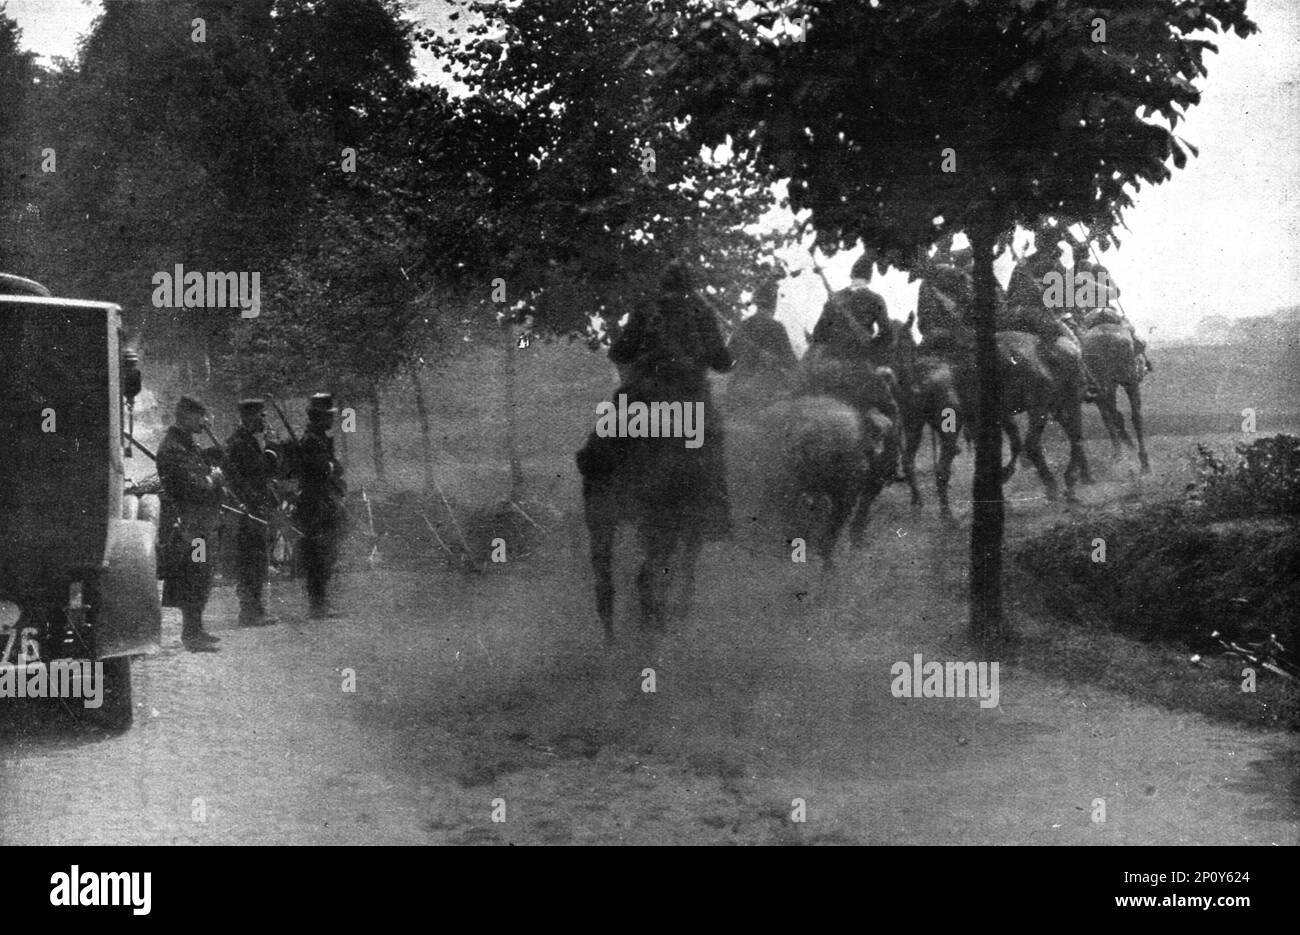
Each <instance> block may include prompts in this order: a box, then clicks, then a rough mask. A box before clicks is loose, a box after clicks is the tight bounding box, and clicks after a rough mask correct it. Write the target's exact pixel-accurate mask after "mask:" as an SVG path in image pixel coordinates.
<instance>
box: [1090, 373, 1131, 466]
mask: <svg viewBox="0 0 1300 935" xmlns="http://www.w3.org/2000/svg"><path fill="white" fill-rule="evenodd" d="M1096 402H1097V413H1098V415H1100V416H1101V424H1102V425H1104V426H1105V427H1106V434H1107V435H1108V436H1109V437H1110V450H1111V457H1112V459H1113V460H1115V461H1118V460H1119V459H1120V456H1121V455H1122V454H1123V451H1122V450H1121V449H1120V444H1119V442H1120V436H1121V434H1122V433H1123V431H1124V427H1123V424H1122V423H1121V422H1120V421H1119V410H1118V409H1117V408H1116V406H1115V384H1113V383H1110V384H1107V385H1106V386H1105V387H1103V388H1102V391H1101V393H1099V394H1098V396H1097V400H1096Z"/></svg>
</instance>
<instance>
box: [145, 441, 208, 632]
mask: <svg viewBox="0 0 1300 935" xmlns="http://www.w3.org/2000/svg"><path fill="white" fill-rule="evenodd" d="M158 478H159V480H161V481H162V514H161V516H160V518H159V523H158V535H159V554H158V562H159V575H158V577H160V578H162V580H163V600H162V602H163V605H164V606H167V607H184V606H187V605H188V606H198V607H202V606H203V605H204V604H205V603H207V600H208V593H209V592H210V591H211V590H212V562H214V561H216V557H217V556H216V530H217V523H218V521H219V519H220V515H221V488H220V486H219V485H218V484H217V483H216V482H215V481H214V479H213V477H212V465H211V464H210V463H209V461H208V458H207V456H206V454H205V453H204V451H203V449H201V448H200V447H199V446H198V444H196V443H195V441H194V438H193V436H191V435H190V434H189V433H188V432H185V431H182V430H181V429H180V428H179V427H177V426H174V425H173V426H172V427H171V428H169V429H168V430H167V435H166V437H165V438H164V439H163V443H162V444H161V445H159V446H158ZM196 540H202V542H203V546H202V549H201V550H200V549H199V548H198V546H197V543H196ZM200 558H201V559H202V560H201V561H200V560H197V559H200Z"/></svg>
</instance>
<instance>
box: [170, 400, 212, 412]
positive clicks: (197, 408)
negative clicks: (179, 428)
mask: <svg viewBox="0 0 1300 935" xmlns="http://www.w3.org/2000/svg"><path fill="white" fill-rule="evenodd" d="M187 412H190V413H194V414H195V415H200V416H206V415H207V414H208V407H207V406H205V405H203V403H201V402H199V401H198V400H197V399H195V398H194V397H193V396H182V397H181V398H180V399H179V400H177V401H176V414H177V415H180V414H182V413H187Z"/></svg>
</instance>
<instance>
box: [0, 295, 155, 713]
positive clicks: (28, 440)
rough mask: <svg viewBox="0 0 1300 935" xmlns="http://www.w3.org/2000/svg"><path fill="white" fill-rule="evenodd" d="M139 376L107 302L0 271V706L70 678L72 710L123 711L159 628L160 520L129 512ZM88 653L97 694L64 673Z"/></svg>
mask: <svg viewBox="0 0 1300 935" xmlns="http://www.w3.org/2000/svg"><path fill="white" fill-rule="evenodd" d="M140 382H141V381H140V371H139V369H138V367H137V366H136V358H135V355H134V354H133V353H131V352H129V351H128V350H126V349H125V348H124V346H123V339H122V318H121V309H120V308H119V307H118V306H117V305H114V304H112V303H109V302H90V301H82V300H78V299H63V298H57V297H54V296H52V295H51V294H50V291H49V290H48V289H46V288H45V287H44V286H42V285H40V284H39V283H36V282H34V281H32V280H30V279H24V278H22V277H19V276H12V275H8V274H3V273H0V654H2V655H0V706H3V705H6V704H11V703H14V699H15V698H16V697H17V698H23V697H27V698H30V697H33V696H36V697H50V696H51V695H56V694H58V691H63V692H65V693H66V692H68V690H71V691H72V692H76V693H77V694H79V695H80V697H65V696H64V695H61V694H59V695H58V697H60V701H61V703H63V704H65V705H67V706H68V709H69V710H70V711H71V713H72V714H73V715H74V716H75V717H76V718H77V719H78V720H79V721H83V722H88V723H93V724H97V725H100V726H103V727H107V728H109V729H114V730H121V729H125V728H126V727H129V726H130V724H131V721H132V713H133V707H132V700H131V670H130V666H131V658H132V657H133V656H139V655H143V654H150V653H155V652H157V651H158V649H159V645H160V636H161V628H162V616H161V609H160V607H159V599H158V586H157V566H156V559H155V542H156V535H157V533H156V527H155V526H154V524H153V523H151V522H149V521H148V520H141V519H128V518H125V517H127V516H129V515H133V511H132V510H131V508H130V506H131V505H130V503H129V502H128V501H127V499H126V497H125V467H124V462H123V454H124V446H125V445H127V444H129V440H128V438H127V436H126V435H125V434H124V431H123V429H124V419H125V417H126V414H127V413H128V412H129V411H130V407H131V406H132V405H133V402H134V399H135V395H136V394H137V393H138V392H139V391H140ZM96 664H101V665H102V670H101V671H102V677H99V686H100V692H99V693H98V698H97V699H95V700H97V701H98V705H95V704H94V703H93V702H91V703H88V702H87V700H86V696H87V695H88V694H89V693H90V691H89V689H88V687H87V686H85V685H81V686H77V685H75V684H74V680H73V678H72V675H73V673H86V674H87V675H89V674H90V673H93V672H95V671H96V670H97V669H98V666H96ZM42 669H43V670H44V676H45V680H44V681H43V682H42V678H41V676H42V673H41V671H40V670H42ZM20 682H21V683H22V685H21V686H20V685H19V683H20ZM42 686H44V691H43V692H40V691H38V689H41V688H42ZM15 688H16V689H17V691H16V692H15Z"/></svg>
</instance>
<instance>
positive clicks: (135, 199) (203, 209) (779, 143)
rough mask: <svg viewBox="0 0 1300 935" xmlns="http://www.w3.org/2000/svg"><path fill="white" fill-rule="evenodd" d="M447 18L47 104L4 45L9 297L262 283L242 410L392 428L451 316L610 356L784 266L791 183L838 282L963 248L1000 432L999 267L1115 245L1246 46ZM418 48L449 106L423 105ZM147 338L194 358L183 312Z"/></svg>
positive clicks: (773, 14)
mask: <svg viewBox="0 0 1300 935" xmlns="http://www.w3.org/2000/svg"><path fill="white" fill-rule="evenodd" d="M455 6H457V7H458V8H459V9H458V11H457V12H456V13H453V14H452V16H451V20H452V21H453V26H452V28H451V29H450V30H448V31H446V32H445V33H442V34H438V35H434V34H430V33H428V32H425V31H422V30H420V29H417V28H416V27H414V26H413V25H411V24H410V23H409V22H407V21H405V20H404V19H403V18H402V15H401V9H400V6H399V3H398V2H397V0H330V2H317V0H256V2H246V0H205V2H202V3H200V2H191V0H181V2H176V3H168V4H156V3H150V2H144V0H140V2H136V0H122V2H114V3H110V4H106V9H105V12H104V13H103V15H102V16H101V17H100V18H99V19H98V20H96V22H95V25H94V27H93V29H92V31H91V33H90V34H89V36H88V37H87V38H86V40H85V41H84V43H83V45H82V48H81V51H80V54H79V55H78V58H77V61H76V62H75V63H61V64H60V66H59V67H58V68H56V69H53V70H44V69H39V68H36V67H35V66H33V65H32V63H31V60H30V58H29V57H27V56H25V55H24V54H23V53H22V52H21V50H20V48H19V45H18V43H17V41H16V38H17V37H16V34H15V33H14V30H13V26H12V23H11V22H8V21H6V20H4V19H3V18H0V85H3V87H0V91H4V90H7V89H18V90H19V91H20V92H21V93H19V94H18V95H17V96H16V97H14V98H9V97H8V95H7V94H6V95H4V97H0V100H6V101H12V102H15V103H12V104H8V103H7V104H5V105H4V106H5V110H4V111H3V112H0V132H3V133H4V134H5V140H6V142H7V145H6V147H5V149H4V152H3V159H4V160H5V162H4V165H3V169H4V171H5V175H6V179H7V182H8V185H7V187H6V189H5V190H4V192H3V197H4V198H5V199H6V204H5V205H3V207H4V209H5V212H4V216H5V217H6V218H10V217H16V216H18V215H17V214H15V212H25V211H26V206H28V205H34V206H35V208H36V209H37V212H38V214H39V220H37V221H30V219H29V221H28V222H27V223H26V226H20V225H9V226H7V227H6V230H5V235H4V237H3V238H0V250H3V251H4V253H3V255H0V265H8V266H13V267H17V268H18V269H20V270H23V271H29V272H31V273H34V274H36V275H37V276H38V277H42V276H43V277H46V278H48V279H49V280H50V281H51V282H53V283H57V284H58V285H59V287H60V289H61V290H63V291H72V290H80V291H81V292H83V293H85V294H88V295H89V294H94V295H96V296H99V297H103V296H104V295H105V294H111V295H112V296H113V297H118V296H122V297H128V296H139V297H143V295H144V290H145V284H147V283H148V282H149V276H150V275H151V274H152V272H153V271H155V270H159V269H169V268H171V266H172V265H173V264H174V263H175V262H184V263H185V264H186V265H187V266H188V267H191V268H204V269H216V270H240V269H248V270H253V269H261V270H270V271H273V275H270V274H268V275H267V276H266V277H265V278H264V282H266V283H267V285H268V292H269V295H268V296H267V297H266V298H265V299H264V301H263V309H264V311H263V314H262V316H261V317H260V318H259V319H255V320H252V321H251V322H243V323H240V322H239V320H238V319H237V318H236V315H237V313H232V314H231V315H229V316H226V317H217V316H211V317H208V318H205V319H203V322H204V324H203V326H202V327H203V329H204V342H203V347H204V348H205V349H206V352H207V353H208V354H209V355H212V354H219V353H221V352H223V351H224V352H225V357H224V360H225V361H226V369H227V371H228V372H229V374H230V375H231V378H232V379H233V380H235V381H237V382H238V383H239V384H240V385H241V387H242V388H248V389H270V390H275V391H278V392H285V391H294V390H302V389H305V388H306V384H307V383H310V384H312V385H320V384H324V385H329V386H331V387H332V388H334V389H335V390H336V391H338V392H340V393H343V394H346V395H348V396H351V397H353V398H362V397H369V398H371V399H377V393H378V388H379V387H380V386H382V385H384V384H385V383H387V382H388V381H390V380H391V379H392V378H393V377H394V376H395V375H396V374H398V373H400V372H402V371H403V370H404V369H405V368H409V366H410V365H411V363H412V361H415V360H418V359H419V358H420V357H421V356H422V355H423V354H426V353H429V352H430V351H431V349H432V348H433V347H435V346H436V335H437V333H438V327H439V325H440V324H441V323H444V322H445V321H446V320H448V319H449V318H457V317H463V316H465V315H467V314H471V315H473V314H477V315H480V316H495V317H497V318H498V319H499V320H500V321H501V322H502V323H504V324H505V325H507V326H509V325H510V324H512V322H513V321H514V320H516V319H517V318H518V317H519V316H521V315H524V314H527V315H530V316H531V317H532V320H533V322H534V327H535V328H537V329H539V330H540V331H542V332H543V333H547V334H575V333H584V332H588V331H589V328H590V325H591V319H592V317H593V316H597V317H604V318H606V319H607V320H609V321H616V320H617V319H618V318H619V317H620V316H621V315H622V314H623V313H624V312H626V311H628V310H629V309H630V308H631V307H633V306H634V305H635V304H636V303H638V302H641V301H644V300H645V298H646V296H647V295H648V293H649V290H650V288H651V287H652V285H653V281H654V277H655V276H657V274H658V272H659V270H660V269H661V268H662V266H663V263H664V261H665V260H666V259H667V258H668V257H670V256H682V257H686V258H689V259H691V260H692V261H694V262H695V263H696V265H698V266H699V267H700V268H701V269H702V270H703V271H704V274H705V279H706V281H707V282H709V283H710V288H712V289H714V290H716V291H717V292H718V293H720V294H721V295H722V296H723V297H724V299H730V300H736V299H738V298H739V296H740V293H741V292H742V291H744V290H747V289H749V288H751V287H752V285H753V282H754V279H755V275H756V270H757V268H758V267H760V266H764V265H772V264H773V263H774V260H773V257H774V255H775V250H776V248H777V247H778V246H780V245H781V244H783V243H784V242H786V241H787V240H788V239H789V238H790V237H791V236H792V232H791V231H788V230H765V229H764V228H763V227H762V225H758V224H756V222H757V221H758V219H760V218H761V217H763V216H764V215H765V214H767V213H768V212H769V211H770V209H771V208H772V207H773V206H774V197H773V195H772V192H773V186H772V183H773V182H775V181H785V182H787V183H788V190H789V200H790V204H791V206H792V207H793V208H794V209H795V210H796V211H799V212H801V213H802V215H803V216H804V217H806V218H807V219H808V221H809V222H810V223H811V225H812V227H813V228H814V230H815V232H816V238H817V242H818V244H819V245H820V246H821V247H822V248H823V249H824V250H825V251H827V252H834V251H836V250H838V249H841V248H848V247H853V246H855V245H856V244H858V243H859V242H861V243H863V244H865V245H867V246H869V247H871V248H873V249H875V250H877V251H879V253H880V256H881V263H882V264H892V265H895V266H897V267H900V268H903V269H908V268H911V267H913V266H914V265H915V263H916V262H917V259H918V257H919V256H920V255H921V254H923V253H924V252H926V251H928V249H929V248H930V246H931V245H932V244H933V243H935V242H936V241H937V240H939V239H940V238H942V237H944V236H945V235H947V234H950V233H953V232H955V231H964V232H965V233H966V235H967V237H968V238H969V239H970V242H971V244H972V246H973V248H974V252H975V271H976V277H975V280H976V282H975V285H976V289H975V291H976V299H975V308H974V310H973V311H974V316H973V317H974V324H975V326H976V329H975V330H976V355H977V364H978V369H979V373H980V375H981V379H980V387H979V408H980V410H981V411H984V412H993V411H997V409H998V400H999V395H1000V388H999V386H998V384H997V381H996V368H995V366H994V363H995V344H994V315H993V307H994V279H993V258H994V255H995V250H996V249H997V247H998V245H999V243H1000V242H1005V240H1006V239H1007V238H1008V237H1010V236H1011V233H1012V232H1013V231H1014V229H1015V227H1016V224H1017V223H1022V224H1025V225H1027V226H1031V225H1033V224H1034V223H1035V222H1036V221H1037V220H1038V219H1039V218H1041V217H1043V216H1045V215H1048V216H1053V217H1056V218H1059V219H1061V220H1062V221H1065V222H1080V223H1084V224H1085V225H1087V226H1088V228H1089V229H1090V230H1092V231H1094V232H1095V233H1097V234H1099V235H1100V236H1101V237H1102V239H1103V240H1105V239H1106V238H1108V237H1109V236H1110V233H1109V232H1110V231H1111V230H1112V229H1113V228H1114V227H1115V225H1117V224H1118V223H1119V222H1120V220H1121V218H1122V214H1123V212H1124V210H1125V209H1127V208H1128V207H1129V206H1130V205H1131V204H1132V193H1133V192H1135V191H1136V190H1138V189H1139V188H1140V186H1141V185H1142V183H1144V182H1145V183H1158V182H1161V181H1164V180H1165V179H1166V178H1168V177H1169V175H1170V169H1169V167H1168V163H1169V162H1172V163H1173V164H1174V165H1175V166H1182V165H1183V163H1184V162H1185V160H1186V153H1187V152H1188V151H1191V152H1194V150H1193V149H1192V148H1191V147H1190V145H1188V144H1186V143H1185V142H1183V141H1182V140H1181V139H1180V138H1178V137H1177V136H1176V135H1175V132H1174V131H1175V130H1176V128H1177V124H1178V122H1179V120H1180V118H1181V116H1182V114H1183V111H1184V109H1185V108H1186V107H1188V106H1190V105H1192V104H1195V103H1196V102H1197V101H1198V100H1199V92H1198V91H1197V89H1196V87H1195V85H1194V84H1193V82H1194V81H1196V80H1197V79H1199V78H1202V77H1204V76H1205V74H1206V71H1205V67H1204V64H1203V56H1204V53H1205V52H1206V51H1210V50H1213V48H1214V47H1213V46H1212V45H1211V44H1210V43H1209V41H1207V39H1206V35H1207V34H1208V33H1209V32H1217V31H1221V30H1233V31H1235V32H1236V33H1237V34H1238V35H1241V36H1247V35H1249V34H1250V33H1252V32H1253V31H1254V29H1255V27H1254V24H1253V23H1252V22H1251V21H1250V20H1249V19H1248V18H1247V16H1246V13H1245V0H1129V2H1126V3H1124V4H1122V5H1116V6H1113V7H1110V6H1106V5H1101V4H1099V5H1094V4H1091V3H1086V2H1076V0H912V2H908V3H905V4H904V3H894V2H872V3H863V2H860V0H803V2H775V0H769V2H762V0H756V2H749V3H746V4H744V5H743V6H742V5H739V4H725V3H719V2H713V0H647V2H638V3H609V2H606V0H464V2H459V3H457V4H455ZM199 19H202V20H203V21H204V25H205V30H206V32H205V35H204V37H203V39H204V41H202V42H198V41H195V38H196V37H195V33H194V29H195V22H196V20H199ZM790 24H798V25H797V26H796V27H795V28H790ZM417 45H421V46H424V47H426V48H427V49H429V50H430V51H432V52H433V53H434V55H435V56H436V58H437V60H438V61H439V62H441V63H442V67H443V68H444V70H445V71H446V72H447V73H448V76H449V79H450V80H449V82H448V84H449V86H451V87H454V88H456V93H455V94H449V93H448V92H447V91H446V90H444V89H442V88H439V87H431V86H428V85H421V84H417V83H415V81H414V75H413V73H412V68H411V53H412V50H413V48H414V47H415V46H417ZM1156 115H1159V117H1158V119H1153V118H1154V117H1155V116H1156ZM11 140H13V141H16V142H14V143H12V144H10V143H9V141H11ZM47 148H50V149H53V150H54V151H55V152H56V154H57V159H58V168H57V171H55V172H52V173H45V172H40V171H39V167H40V162H39V158H40V154H41V152H42V151H44V150H45V149H47ZM348 153H352V154H353V156H354V158H355V171H347V169H348V163H347V160H348V158H350V157H349V156H348V155H347V154H348ZM494 298H496V299H498V300H500V301H498V302H495V303H494V302H493V301H492V300H493V299H494ZM723 305H724V307H728V308H731V309H738V308H739V302H738V301H729V302H726V301H724V303H723ZM167 316H175V318H170V317H167ZM182 317H184V320H183V321H181V319H182ZM145 321H146V324H147V329H146V330H148V331H149V332H150V333H151V334H152V335H154V337H155V339H156V340H159V341H164V342H165V341H167V340H168V339H170V340H171V341H172V342H173V343H174V344H176V345H177V346H179V345H180V343H181V342H182V341H185V342H192V336H193V333H194V330H195V319H194V316H193V313H192V312H171V313H167V315H164V314H162V313H157V312H152V311H150V312H148V314H147V315H146V316H145ZM169 329H171V330H169ZM505 334H506V339H507V340H506V343H507V345H508V346H509V347H513V342H512V341H511V340H510V334H509V331H508V329H506V330H505ZM377 415H378V413H377V412H376V416H377ZM376 428H377V425H376ZM1000 451H1001V439H1000V435H999V430H998V426H997V423H996V422H995V421H994V420H991V419H989V420H984V424H983V425H982V426H981V427H980V431H979V437H978V440H977V444H976V483H975V490H974V494H973V500H974V502H975V515H974V522H973V531H972V620H973V623H974V624H975V627H976V631H977V633H978V634H980V635H985V636H991V635H996V634H997V633H998V631H999V629H1000V626H1001V619H1002V614H1001V606H1000V597H999V595H1000V590H999V585H998V582H999V580H1000V553H1001V542H1002V523H1003V512H1002V509H1003V508H1002V496H1001V486H1000V480H999V475H1000V471H999V461H1000Z"/></svg>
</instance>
